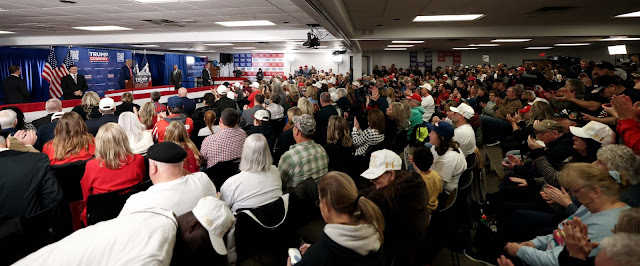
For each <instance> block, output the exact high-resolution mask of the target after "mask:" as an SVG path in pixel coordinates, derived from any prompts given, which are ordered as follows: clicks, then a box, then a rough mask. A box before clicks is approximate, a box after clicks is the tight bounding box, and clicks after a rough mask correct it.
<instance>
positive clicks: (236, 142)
mask: <svg viewBox="0 0 640 266" xmlns="http://www.w3.org/2000/svg"><path fill="white" fill-rule="evenodd" d="M245 139H247V133H245V132H244V130H242V129H240V128H237V127H235V128H223V129H220V132H218V133H217V134H213V135H211V136H208V137H206V138H205V139H204V141H203V142H202V148H201V149H200V151H201V152H202V157H204V158H205V159H206V160H207V168H209V167H211V166H214V165H215V164H217V163H219V162H226V161H230V160H233V159H237V158H240V156H241V155H242V147H243V146H244V140H245Z"/></svg>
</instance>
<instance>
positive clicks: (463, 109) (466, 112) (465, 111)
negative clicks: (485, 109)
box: [449, 103, 476, 119]
mask: <svg viewBox="0 0 640 266" xmlns="http://www.w3.org/2000/svg"><path fill="white" fill-rule="evenodd" d="M449 110H451V112H456V113H458V114H461V115H462V116H464V118H466V119H471V118H472V117H473V115H474V114H475V113H476V112H475V111H474V110H473V108H471V106H469V105H467V104H466V103H461V104H460V105H458V107H453V106H452V107H449Z"/></svg>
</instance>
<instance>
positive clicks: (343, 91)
mask: <svg viewBox="0 0 640 266" xmlns="http://www.w3.org/2000/svg"><path fill="white" fill-rule="evenodd" d="M336 92H337V93H338V96H339V97H340V98H342V97H344V96H347V94H349V93H348V92H347V89H345V88H339V89H338V90H337V91H336Z"/></svg>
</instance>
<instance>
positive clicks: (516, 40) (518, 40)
mask: <svg viewBox="0 0 640 266" xmlns="http://www.w3.org/2000/svg"><path fill="white" fill-rule="evenodd" d="M528 41H531V39H495V40H491V42H528Z"/></svg>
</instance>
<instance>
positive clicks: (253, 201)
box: [220, 134, 282, 213]
mask: <svg viewBox="0 0 640 266" xmlns="http://www.w3.org/2000/svg"><path fill="white" fill-rule="evenodd" d="M280 196H282V180H281V179H280V172H278V168H277V167H275V166H274V165H273V159H272V158H271V152H270V150H269V145H268V144H267V139H266V138H265V137H264V136H262V135H260V134H253V135H250V136H249V137H247V139H246V140H245V142H244V147H243V148H242V156H241V157H240V173H238V174H236V175H234V176H232V177H229V179H227V181H225V182H224V184H223V185H222V187H220V199H221V200H222V201H224V202H226V203H227V206H229V208H231V211H232V212H233V213H235V212H236V211H237V210H239V209H253V208H255V207H258V206H261V205H264V204H266V203H269V202H272V201H274V200H276V199H278V198H279V197H280Z"/></svg>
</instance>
